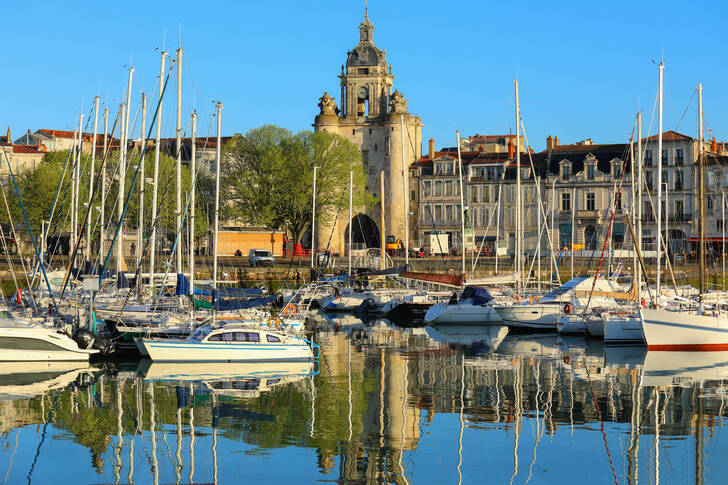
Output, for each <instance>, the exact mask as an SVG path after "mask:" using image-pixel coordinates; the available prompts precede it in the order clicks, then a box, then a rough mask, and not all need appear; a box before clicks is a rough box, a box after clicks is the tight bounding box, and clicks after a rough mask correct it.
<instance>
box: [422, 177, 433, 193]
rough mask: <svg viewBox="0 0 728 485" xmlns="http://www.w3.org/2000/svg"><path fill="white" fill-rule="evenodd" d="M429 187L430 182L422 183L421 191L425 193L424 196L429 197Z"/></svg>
mask: <svg viewBox="0 0 728 485" xmlns="http://www.w3.org/2000/svg"><path fill="white" fill-rule="evenodd" d="M430 185H432V182H431V181H430V180H425V181H424V182H423V187H424V189H423V190H424V192H425V196H429V195H430Z"/></svg>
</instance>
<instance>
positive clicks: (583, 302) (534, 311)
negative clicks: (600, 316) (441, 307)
mask: <svg viewBox="0 0 728 485" xmlns="http://www.w3.org/2000/svg"><path fill="white" fill-rule="evenodd" d="M592 288H593V290H594V291H592ZM614 292H615V288H614V285H613V283H612V282H611V281H609V280H607V279H605V278H597V280H596V282H594V278H593V277H591V276H579V277H576V278H572V279H571V280H569V281H567V282H566V283H564V284H563V285H561V286H560V287H558V288H556V289H555V290H553V291H550V292H549V293H546V294H545V295H544V296H543V297H542V298H537V297H532V298H529V300H528V301H521V298H520V297H519V296H518V295H514V303H513V304H512V305H495V306H494V308H495V310H496V311H497V312H498V315H500V317H501V319H502V320H503V322H504V323H506V324H507V325H509V326H512V327H523V328H529V329H540V330H546V331H556V330H557V327H556V323H557V321H558V318H559V317H560V316H561V315H569V314H571V313H573V312H576V311H577V310H579V309H581V308H584V307H586V306H587V304H588V305H589V306H590V307H591V308H614V307H616V301H615V300H614V298H612V297H611V296H609V295H610V294H612V293H614Z"/></svg>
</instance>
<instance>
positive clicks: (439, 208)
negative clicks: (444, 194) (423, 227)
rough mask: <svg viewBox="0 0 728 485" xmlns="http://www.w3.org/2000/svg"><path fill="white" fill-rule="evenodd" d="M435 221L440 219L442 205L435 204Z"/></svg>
mask: <svg viewBox="0 0 728 485" xmlns="http://www.w3.org/2000/svg"><path fill="white" fill-rule="evenodd" d="M435 221H437V222H440V221H442V206H441V205H439V204H438V205H436V206H435Z"/></svg>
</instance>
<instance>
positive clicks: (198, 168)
mask: <svg viewBox="0 0 728 485" xmlns="http://www.w3.org/2000/svg"><path fill="white" fill-rule="evenodd" d="M212 122H213V119H211V120H210V125H209V127H208V132H207V133H208V136H207V137H205V144H204V145H203V149H202V152H203V153H204V152H205V150H207V146H208V143H209V141H210V138H211V137H210V133H211V132H212ZM202 165H203V164H201V163H200V164H199V165H197V166H196V167H195V173H194V174H191V176H190V177H191V180H190V186H192V185H193V184H195V185H196V184H197V177H198V175H199V174H200V173H201V170H202ZM175 170H176V168H175V167H174V166H172V167H171V170H170V175H169V178H168V179H167V183H166V184H165V187H164V192H163V193H162V197H161V200H160V202H159V203H158V204H157V205H158V206H159V207H158V210H157V217H156V218H155V219H154V220H153V221H152V224H151V227H150V229H152V228H154V227H156V225H157V223H158V221H159V220H160V215H161V208H162V206H163V205H164V202H166V197H167V195H168V193H169V187H170V186H171V185H172V180H173V179H175ZM191 199H192V191H191V190H190V191H189V192H188V193H187V201H186V203H185V209H184V211H183V214H182V219H181V220H180V226H179V227H178V228H177V232H176V235H175V240H174V244H173V246H172V250H171V251H170V253H169V254H170V256H169V258H168V259H167V262H166V269H165V272H164V278H163V280H162V281H166V280H167V275H168V274H169V269H170V268H171V267H172V259H173V257H174V255H175V251H176V249H177V244H178V242H179V239H180V238H181V237H182V236H181V233H182V227H183V226H184V223H185V220H186V219H187V214H188V213H189V208H190V202H191ZM192 203H194V201H192ZM150 245H151V238H147V240H146V242H145V243H144V247H143V248H141V251H142V257H141V258H140V259H141V261H143V260H144V258H145V256H146V253H147V251H148V250H149V247H150ZM142 266H143V265H142V263H141V262H140V263H139V264H138V265H137V268H136V271H135V274H134V276H135V278H137V279H138V278H139V276H140V272H141V269H142ZM163 289H164V286H163V285H160V287H159V292H158V293H157V296H156V298H155V299H154V306H153V310H154V311H156V309H157V305H158V304H159V300H160V298H161V297H162V290H163ZM129 294H130V292H127V296H126V298H125V300H124V305H122V307H121V308H122V310H121V311H120V312H119V315H121V312H123V309H124V307H125V306H126V303H127V301H128V297H129ZM193 306H194V303H193Z"/></svg>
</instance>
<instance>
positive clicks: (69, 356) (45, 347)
mask: <svg viewBox="0 0 728 485" xmlns="http://www.w3.org/2000/svg"><path fill="white" fill-rule="evenodd" d="M85 343H86V344H92V343H93V342H89V341H86V342H85ZM83 347H89V348H83ZM90 347H91V345H84V342H83V341H82V345H79V343H78V342H77V341H76V340H74V339H72V338H71V337H70V336H69V335H68V334H67V333H64V332H63V331H61V329H59V328H56V327H53V326H50V325H44V324H41V323H37V322H26V321H23V320H15V319H13V317H12V315H11V314H10V312H8V311H1V310H0V361H3V362H21V361H22V362H26V361H86V362H88V360H89V357H90V356H91V355H93V354H96V353H98V352H99V349H95V348H90Z"/></svg>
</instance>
